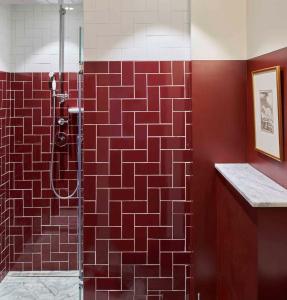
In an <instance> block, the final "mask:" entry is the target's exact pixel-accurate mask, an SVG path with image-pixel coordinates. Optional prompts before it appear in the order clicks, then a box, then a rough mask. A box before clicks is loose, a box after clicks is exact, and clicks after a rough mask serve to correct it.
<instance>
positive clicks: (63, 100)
mask: <svg viewBox="0 0 287 300" xmlns="http://www.w3.org/2000/svg"><path fill="white" fill-rule="evenodd" d="M56 97H57V98H59V99H60V103H64V102H65V101H66V100H67V99H68V98H69V94H68V93H64V94H57V95H56Z"/></svg>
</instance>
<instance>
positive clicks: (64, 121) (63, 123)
mask: <svg viewBox="0 0 287 300" xmlns="http://www.w3.org/2000/svg"><path fill="white" fill-rule="evenodd" d="M68 123H69V121H68V120H65V119H64V118H60V119H58V124H59V125H61V126H63V125H65V124H68Z"/></svg>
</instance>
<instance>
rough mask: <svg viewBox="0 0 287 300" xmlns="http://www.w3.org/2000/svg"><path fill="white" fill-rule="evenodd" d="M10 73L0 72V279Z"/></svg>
mask: <svg viewBox="0 0 287 300" xmlns="http://www.w3.org/2000/svg"><path fill="white" fill-rule="evenodd" d="M9 120H10V74H9V73H6V72H0V217H1V218H0V249H1V251H0V281H1V280H2V279H3V277H4V276H5V275H6V273H7V272H8V271H9Z"/></svg>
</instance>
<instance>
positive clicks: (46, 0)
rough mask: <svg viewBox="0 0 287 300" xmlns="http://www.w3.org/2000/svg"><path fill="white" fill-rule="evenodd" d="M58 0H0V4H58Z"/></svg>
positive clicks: (71, 0)
mask: <svg viewBox="0 0 287 300" xmlns="http://www.w3.org/2000/svg"><path fill="white" fill-rule="evenodd" d="M58 3H59V1H58V0H0V4H58ZM63 3H65V4H80V3H82V0H63Z"/></svg>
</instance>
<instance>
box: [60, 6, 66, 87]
mask: <svg viewBox="0 0 287 300" xmlns="http://www.w3.org/2000/svg"><path fill="white" fill-rule="evenodd" d="M59 14H60V26H59V27H60V32H59V39H60V42H59V78H60V82H61V80H62V79H63V73H64V64H65V15H66V10H65V8H64V6H63V3H62V1H60V10H59Z"/></svg>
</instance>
